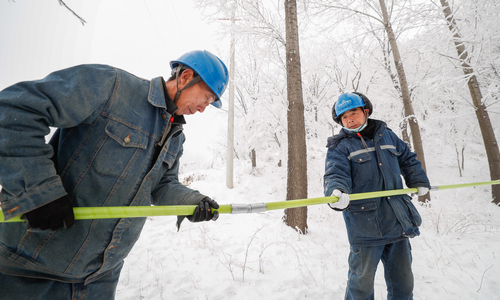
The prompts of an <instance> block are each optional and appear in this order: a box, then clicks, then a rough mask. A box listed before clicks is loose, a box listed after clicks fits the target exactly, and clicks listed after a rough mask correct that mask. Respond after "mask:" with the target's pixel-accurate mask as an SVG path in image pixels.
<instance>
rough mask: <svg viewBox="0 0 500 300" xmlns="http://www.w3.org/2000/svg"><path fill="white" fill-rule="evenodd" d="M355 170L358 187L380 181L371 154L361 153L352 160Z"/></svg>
mask: <svg viewBox="0 0 500 300" xmlns="http://www.w3.org/2000/svg"><path fill="white" fill-rule="evenodd" d="M351 162H352V164H351V165H352V168H353V170H352V171H353V177H354V178H353V179H354V182H355V183H356V184H357V185H364V184H367V183H369V182H373V181H378V176H379V175H378V170H377V167H376V162H375V161H374V160H373V159H372V156H371V155H370V153H361V154H358V155H356V156H353V157H352V158H351Z"/></svg>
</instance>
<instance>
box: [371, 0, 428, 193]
mask: <svg viewBox="0 0 500 300" xmlns="http://www.w3.org/2000/svg"><path fill="white" fill-rule="evenodd" d="M379 3H380V8H381V10H382V15H383V18H384V19H383V23H384V27H385V31H386V32H387V36H388V38H389V43H390V45H391V49H392V55H393V57H394V64H395V65H396V71H397V73H398V78H399V86H400V88H401V94H402V96H403V105H404V109H405V115H406V117H407V118H408V124H409V125H410V130H411V136H412V139H413V148H414V152H415V153H416V154H417V158H418V160H419V161H420V162H421V163H422V167H423V168H424V170H427V169H426V167H425V157H424V148H423V146H422V138H421V136H420V127H419V125H418V120H417V118H416V117H415V113H414V112H413V106H412V104H411V97H410V90H409V89H408V82H407V80H406V74H405V70H404V67H403V62H402V60H401V55H400V54H399V48H398V44H397V42H396V36H395V34H394V31H393V30H392V26H391V23H390V22H389V16H388V14H387V7H386V6H385V1H384V0H379ZM430 200H431V198H430V194H429V193H428V194H427V195H425V196H420V197H418V201H421V202H426V201H430Z"/></svg>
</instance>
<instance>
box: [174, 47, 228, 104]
mask: <svg viewBox="0 0 500 300" xmlns="http://www.w3.org/2000/svg"><path fill="white" fill-rule="evenodd" d="M179 65H185V66H187V67H189V68H190V69H192V70H193V71H195V72H196V73H197V74H198V75H200V77H201V79H202V80H203V81H204V82H205V83H206V84H207V85H208V87H210V89H211V90H212V92H214V94H215V95H216V96H217V99H215V101H214V102H213V103H212V105H213V106H215V107H217V108H221V106H222V102H221V101H220V97H221V96H222V94H224V91H225V90H226V87H227V83H228V81H229V74H228V72H227V68H226V65H225V64H224V63H223V62H222V60H220V59H219V58H218V57H217V56H215V55H213V54H212V53H210V52H208V51H206V50H194V51H190V52H187V53H185V54H183V55H182V56H181V57H179V58H178V59H177V60H172V61H171V62H170V67H171V68H172V70H174V69H175V68H177V67H178V66H179Z"/></svg>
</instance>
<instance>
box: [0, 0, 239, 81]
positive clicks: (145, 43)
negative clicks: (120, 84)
mask: <svg viewBox="0 0 500 300" xmlns="http://www.w3.org/2000/svg"><path fill="white" fill-rule="evenodd" d="M65 2H66V4H68V6H69V7H71V8H72V9H73V10H74V11H75V12H76V13H78V14H79V15H80V16H81V17H82V18H84V19H85V20H86V21H87V23H86V24H85V26H82V25H81V23H80V21H79V20H78V19H77V18H76V17H74V16H73V15H72V14H71V12H70V11H68V10H67V9H66V8H64V7H62V6H60V5H59V4H58V1H57V0H44V1H40V0H17V1H15V2H13V1H8V0H2V1H0V89H4V88H5V87H7V86H9V85H11V84H13V83H16V82H18V81H22V80H30V79H38V78H41V77H44V76H45V75H47V74H48V73H50V72H52V71H54V70H58V69H61V68H65V67H69V66H72V65H76V64H81V63H104V64H109V65H113V66H115V67H119V68H122V69H125V70H127V71H129V72H131V73H134V74H136V75H138V76H141V77H144V78H148V79H149V78H152V77H156V76H160V75H162V76H165V77H166V76H168V75H169V73H170V72H169V71H170V68H169V66H168V62H169V61H170V60H172V59H176V58H178V57H179V56H180V55H182V54H183V53H185V52H187V51H190V50H194V49H206V50H209V51H210V52H213V53H214V54H216V55H221V54H220V53H221V52H222V53H223V54H222V55H224V53H225V52H228V51H226V48H227V49H229V42H228V41H217V40H216V39H215V38H214V37H213V36H214V33H215V30H216V28H217V26H218V25H217V24H208V22H207V21H206V20H204V19H203V18H202V16H201V12H200V11H199V10H198V9H195V8H193V3H192V1H191V0H188V1H186V0H183V1H174V0H163V1H162V0H143V1H137V0H132V1H131V0H86V1H77V0H66V1H65ZM220 22H223V21H217V22H216V23H220ZM219 25H220V24H219ZM222 59H223V60H225V58H224V57H222Z"/></svg>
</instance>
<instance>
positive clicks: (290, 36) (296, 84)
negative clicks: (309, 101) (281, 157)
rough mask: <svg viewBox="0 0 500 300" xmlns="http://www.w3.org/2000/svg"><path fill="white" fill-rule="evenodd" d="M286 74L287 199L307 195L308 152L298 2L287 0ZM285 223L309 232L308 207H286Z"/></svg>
mask: <svg viewBox="0 0 500 300" xmlns="http://www.w3.org/2000/svg"><path fill="white" fill-rule="evenodd" d="M285 22H286V45H285V47H286V75H287V98H288V113H287V123H288V166H287V193H286V199H287V200H294V199H305V198H307V152H306V134H305V122H304V101H303V97H302V78H301V67H300V54H299V29H298V23H297V2H296V1H295V0H285ZM284 219H285V223H286V224H287V225H288V226H290V227H292V228H294V229H296V230H297V231H299V232H300V233H302V234H306V233H307V207H301V208H291V209H286V210H285V216H284Z"/></svg>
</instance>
